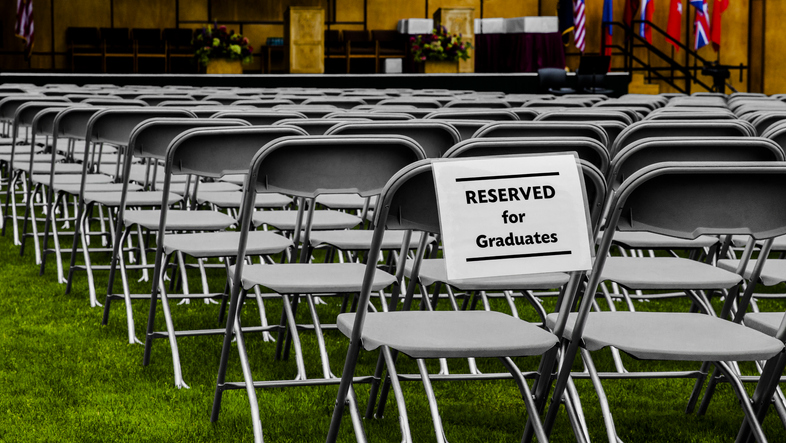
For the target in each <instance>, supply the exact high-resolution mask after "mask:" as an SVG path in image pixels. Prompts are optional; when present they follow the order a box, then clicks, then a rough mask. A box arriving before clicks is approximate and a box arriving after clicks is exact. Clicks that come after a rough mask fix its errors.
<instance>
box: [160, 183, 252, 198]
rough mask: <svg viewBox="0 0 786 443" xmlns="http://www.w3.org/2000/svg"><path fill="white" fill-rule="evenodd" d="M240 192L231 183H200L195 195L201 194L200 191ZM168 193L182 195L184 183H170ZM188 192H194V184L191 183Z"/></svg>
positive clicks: (184, 188) (237, 187)
mask: <svg viewBox="0 0 786 443" xmlns="http://www.w3.org/2000/svg"><path fill="white" fill-rule="evenodd" d="M239 190H240V187H239V186H238V185H235V184H232V183H224V182H215V183H200V184H199V189H198V190H197V195H199V194H201V193H202V191H205V192H237V191H239ZM169 191H170V192H174V193H175V194H180V195H183V194H184V193H185V192H186V184H185V182H184V183H172V185H171V187H170V188H169ZM188 192H189V193H192V192H194V183H193V182H192V183H191V185H190V186H189V188H188Z"/></svg>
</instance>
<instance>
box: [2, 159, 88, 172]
mask: <svg viewBox="0 0 786 443" xmlns="http://www.w3.org/2000/svg"><path fill="white" fill-rule="evenodd" d="M14 169H16V170H20V171H25V172H28V173H30V163H28V162H27V161H22V162H17V161H14ZM50 172H52V164H51V163H49V162H46V163H44V162H35V163H33V169H32V173H33V174H49V173H50ZM55 174H72V175H81V174H82V165H78V164H76V163H56V164H55Z"/></svg>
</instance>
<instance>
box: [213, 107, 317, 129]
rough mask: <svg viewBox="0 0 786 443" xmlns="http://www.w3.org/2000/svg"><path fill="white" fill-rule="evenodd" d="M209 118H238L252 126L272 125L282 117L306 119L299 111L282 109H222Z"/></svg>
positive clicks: (282, 118)
mask: <svg viewBox="0 0 786 443" xmlns="http://www.w3.org/2000/svg"><path fill="white" fill-rule="evenodd" d="M210 118H236V119H237V118H239V119H241V120H245V121H247V122H249V123H251V124H252V125H254V126H265V125H272V124H275V123H276V122H278V121H280V120H284V119H293V118H300V119H306V118H307V117H306V115H305V114H303V113H301V112H294V111H290V112H284V111H272V110H271V111H262V110H259V111H222V112H217V113H215V114H213V115H212V116H210Z"/></svg>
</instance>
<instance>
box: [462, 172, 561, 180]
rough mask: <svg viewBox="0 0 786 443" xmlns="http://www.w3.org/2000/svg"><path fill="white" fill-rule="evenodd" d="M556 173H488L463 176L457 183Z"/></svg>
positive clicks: (555, 173)
mask: <svg viewBox="0 0 786 443" xmlns="http://www.w3.org/2000/svg"><path fill="white" fill-rule="evenodd" d="M554 175H559V172H533V173H532V174H513V175H486V176H481V177H462V178H457V179H456V183H460V182H476V181H482V180H504V179H508V178H532V177H550V176H554Z"/></svg>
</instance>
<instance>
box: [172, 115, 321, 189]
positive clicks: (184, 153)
mask: <svg viewBox="0 0 786 443" xmlns="http://www.w3.org/2000/svg"><path fill="white" fill-rule="evenodd" d="M307 135H308V134H307V133H306V131H304V130H302V129H300V128H295V127H288V126H274V127H244V128H226V127H224V128H195V129H191V130H188V131H185V132H182V133H180V134H179V135H178V136H176V137H175V139H173V140H172V142H171V143H170V144H169V146H168V148H167V152H166V156H167V158H166V161H167V168H168V169H167V173H172V174H197V175H200V176H205V177H212V178H219V177H222V176H224V175H227V174H245V173H247V172H248V167H249V165H250V164H251V160H252V159H253V158H254V155H255V154H256V153H257V151H259V148H260V147H261V146H265V145H267V144H268V143H270V142H273V141H275V140H278V139H281V138H284V137H299V136H307Z"/></svg>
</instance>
